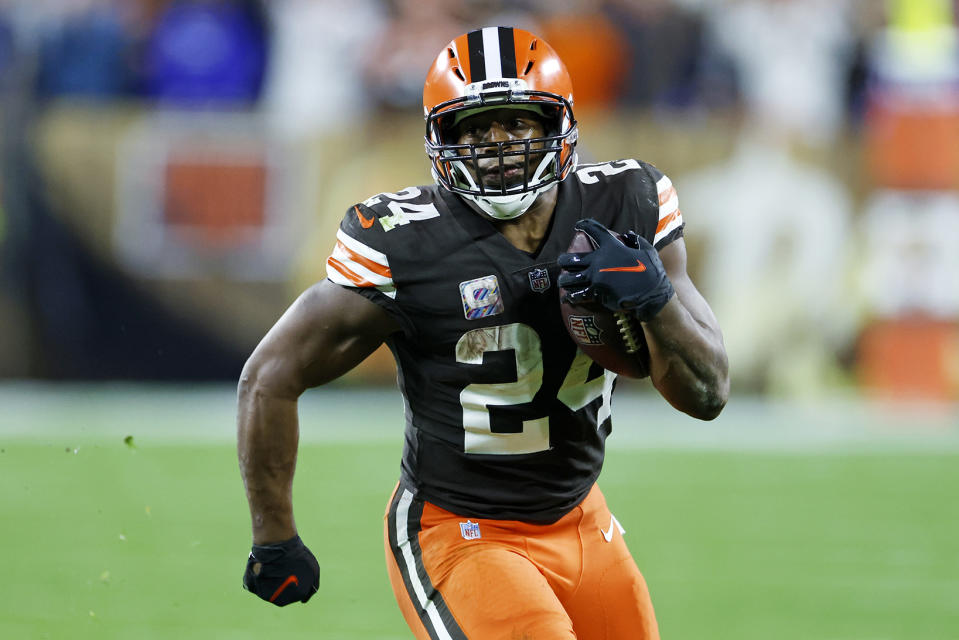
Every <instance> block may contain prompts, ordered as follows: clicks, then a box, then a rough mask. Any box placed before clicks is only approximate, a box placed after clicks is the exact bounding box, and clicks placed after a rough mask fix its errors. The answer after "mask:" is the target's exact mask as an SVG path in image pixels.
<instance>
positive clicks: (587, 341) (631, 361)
mask: <svg viewBox="0 0 959 640" xmlns="http://www.w3.org/2000/svg"><path fill="white" fill-rule="evenodd" d="M615 235H616V236H617V237H618V238H620V239H622V237H621V236H620V235H619V234H615ZM595 248H596V247H595V246H594V245H593V240H592V239H591V238H590V237H589V236H588V235H587V234H585V233H583V232H582V231H577V232H576V235H574V236H573V241H572V242H570V244H569V249H567V253H588V252H590V251H593V250H594V249H595ZM559 306H560V311H561V312H562V315H563V325H564V326H565V327H566V330H567V331H568V332H569V337H570V338H572V340H573V342H574V343H575V344H576V346H578V347H579V348H580V350H581V351H582V352H583V353H585V354H586V355H587V356H589V357H590V358H592V360H593V362H595V363H596V364H598V365H600V366H601V367H603V368H604V369H607V370H609V371H612V372H614V373H618V374H619V375H623V376H626V377H627V378H645V377H646V376H648V375H649V346H648V345H647V344H646V334H644V333H643V328H642V326H641V325H640V322H639V320H637V319H636V318H634V317H632V316H631V315H629V314H627V313H625V312H622V311H618V312H613V311H610V310H609V309H607V308H606V307H604V306H603V305H601V304H600V303H598V302H588V303H581V304H572V303H569V302H566V291H565V289H563V288H562V287H560V289H559Z"/></svg>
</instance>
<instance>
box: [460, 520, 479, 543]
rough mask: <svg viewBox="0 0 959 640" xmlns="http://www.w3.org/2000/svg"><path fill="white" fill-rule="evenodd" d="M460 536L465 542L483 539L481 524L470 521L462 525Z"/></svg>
mask: <svg viewBox="0 0 959 640" xmlns="http://www.w3.org/2000/svg"><path fill="white" fill-rule="evenodd" d="M460 535H462V536H463V539H464V540H476V539H477V538H482V537H483V536H481V535H480V530H479V523H478V522H471V521H469V520H467V521H466V522H461V523H460Z"/></svg>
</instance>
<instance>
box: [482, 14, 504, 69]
mask: <svg viewBox="0 0 959 640" xmlns="http://www.w3.org/2000/svg"><path fill="white" fill-rule="evenodd" d="M483 62H484V63H485V65H486V79H487V80H499V79H500V78H502V77H503V65H501V64H500V57H499V29H498V28H497V27H486V28H485V29H483Z"/></svg>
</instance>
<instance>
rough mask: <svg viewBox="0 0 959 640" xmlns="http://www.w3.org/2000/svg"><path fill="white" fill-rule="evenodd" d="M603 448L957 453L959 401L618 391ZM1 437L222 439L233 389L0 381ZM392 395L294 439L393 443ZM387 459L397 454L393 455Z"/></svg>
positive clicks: (308, 411)
mask: <svg viewBox="0 0 959 640" xmlns="http://www.w3.org/2000/svg"><path fill="white" fill-rule="evenodd" d="M612 405H613V406H612V410H613V425H614V426H613V435H612V436H611V437H610V439H609V447H610V448H611V449H625V450H629V449H652V450H658V449H704V450H728V451H783V452H790V451H831V450H837V451H844V450H849V449H856V450H867V451H876V452H882V451H903V452H906V451H911V452H922V451H932V452H936V451H944V452H955V451H959V404H953V405H916V404H913V405H904V404H898V405H896V404H888V403H887V404H877V403H869V402H865V401H861V400H847V399H834V400H827V401H822V402H819V403H815V404H813V403H787V402H771V401H767V400H763V399H761V398H736V397H734V398H733V399H732V400H731V401H730V403H729V405H728V406H727V407H726V410H725V411H724V412H723V414H722V415H721V416H720V417H719V418H717V419H716V420H714V421H712V422H701V421H698V420H694V419H692V418H689V417H687V416H685V415H683V414H681V413H679V412H677V411H676V410H674V409H673V408H671V407H670V406H669V405H668V404H666V402H665V401H664V400H662V399H661V398H659V396H657V395H655V394H652V393H646V392H636V391H632V390H629V389H627V390H625V392H624V390H622V389H621V390H619V391H618V392H617V393H616V394H614V396H613V402H612ZM0 407H3V409H2V410H0V438H2V439H4V440H10V439H17V440H33V441H45V440H49V439H51V438H60V439H62V438H68V439H70V440H71V441H72V442H76V441H82V440H109V439H112V438H120V439H121V440H122V438H124V437H126V436H127V435H132V436H133V437H134V440H135V442H142V441H144V440H150V441H153V442H157V443H160V442H170V443H184V442H185V443H207V442H208V443H214V444H215V443H232V442H235V440H236V391H235V388H234V387H233V386H232V385H209V386H200V387H178V386H135V385H122V384H119V385H118V384H102V385H64V384H40V383H25V382H8V383H0ZM404 424H405V418H404V415H403V401H402V398H401V397H400V393H399V391H398V390H396V389H394V388H389V389H369V388H361V387H350V386H346V385H340V386H334V387H326V388H320V389H314V390H311V391H309V392H307V394H306V395H304V397H303V398H302V399H301V401H300V431H301V435H300V440H301V442H303V443H336V442H340V443H362V442H382V443H395V444H396V446H397V452H399V448H400V446H401V444H402V440H403V425H404ZM397 455H399V454H398V453H397Z"/></svg>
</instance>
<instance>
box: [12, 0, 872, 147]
mask: <svg viewBox="0 0 959 640" xmlns="http://www.w3.org/2000/svg"><path fill="white" fill-rule="evenodd" d="M882 13H883V11H882V3H881V2H879V1H878V0H862V1H860V2H855V1H853V0H806V1H799V0H723V1H721V2H706V1H704V0H518V1H513V2H508V1H506V0H273V1H271V2H265V1H263V0H2V1H0V72H2V73H3V74H4V75H8V76H9V75H10V72H11V71H12V70H13V69H14V68H15V67H17V65H18V62H19V64H20V65H21V67H22V66H23V65H28V66H31V67H32V69H31V70H32V73H30V74H29V76H30V79H31V83H32V85H33V87H32V89H33V91H34V92H35V96H36V97H37V98H38V99H40V100H47V99H54V98H60V97H64V96H68V97H73V98H77V97H82V98H87V99H95V100H112V99H147V100H156V101H161V102H164V103H174V104H179V105H209V104H220V105H224V104H232V105H260V106H262V107H263V108H267V109H271V110H272V111H274V112H275V113H276V116H277V120H278V122H280V123H281V126H282V123H285V124H286V126H287V127H289V128H290V129H291V130H293V131H305V130H310V129H312V128H317V127H318V128H322V127H330V126H336V125H333V124H332V123H331V121H332V120H335V121H336V122H337V125H341V124H342V119H343V118H350V117H361V116H362V115H364V114H365V113H368V111H369V110H370V109H374V110H375V109H400V110H405V109H410V108H414V109H415V108H417V107H418V105H419V104H420V98H421V92H422V80H423V75H424V69H426V68H427V66H428V65H429V63H430V62H431V60H432V58H433V56H434V55H435V54H436V51H438V50H439V49H440V48H441V47H442V45H443V44H445V43H446V42H448V41H449V40H450V39H451V37H452V36H453V35H455V34H459V33H462V32H465V31H466V30H469V29H471V28H475V27H477V26H483V25H497V24H500V25H515V26H521V27H524V28H527V29H529V30H532V31H534V32H536V33H539V34H542V35H543V37H545V38H546V39H547V41H549V42H550V43H551V44H553V45H554V47H555V48H556V49H557V50H558V51H559V52H560V53H561V55H562V56H563V58H564V60H565V61H566V62H567V65H568V66H569V67H570V71H571V73H572V75H573V77H574V78H575V79H576V80H577V86H576V94H577V102H578V105H579V106H580V107H583V108H591V107H597V106H598V107H627V108H631V107H642V108H658V109H695V108H705V109H715V108H724V107H728V106H730V105H732V104H735V103H738V102H742V103H743V104H745V105H747V106H748V107H749V108H751V109H753V110H755V111H757V112H758V113H762V114H763V115H764V117H769V118H776V119H780V120H784V121H785V122H786V123H788V124H789V125H791V126H794V127H796V128H797V129H800V130H803V131H805V132H807V133H808V134H809V135H811V136H823V135H829V134H830V133H831V132H834V131H835V130H836V129H837V127H838V126H839V125H840V123H841V122H842V121H843V119H844V118H846V117H857V115H858V113H859V111H860V109H861V105H862V91H863V88H864V80H865V69H864V56H863V51H864V48H865V45H866V43H867V42H868V38H869V37H870V35H871V34H872V32H873V31H874V29H875V28H876V27H877V26H878V25H879V24H880V21H881V16H882Z"/></svg>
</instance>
